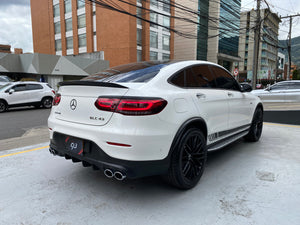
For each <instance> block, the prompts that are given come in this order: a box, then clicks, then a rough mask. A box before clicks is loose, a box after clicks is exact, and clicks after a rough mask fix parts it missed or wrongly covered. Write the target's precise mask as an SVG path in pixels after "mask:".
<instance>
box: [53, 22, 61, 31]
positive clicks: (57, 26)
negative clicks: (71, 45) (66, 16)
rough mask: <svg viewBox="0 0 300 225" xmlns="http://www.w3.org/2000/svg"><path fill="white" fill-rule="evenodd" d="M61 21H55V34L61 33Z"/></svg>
mask: <svg viewBox="0 0 300 225" xmlns="http://www.w3.org/2000/svg"><path fill="white" fill-rule="evenodd" d="M60 32H61V31H60V22H56V23H54V33H55V34H60Z"/></svg>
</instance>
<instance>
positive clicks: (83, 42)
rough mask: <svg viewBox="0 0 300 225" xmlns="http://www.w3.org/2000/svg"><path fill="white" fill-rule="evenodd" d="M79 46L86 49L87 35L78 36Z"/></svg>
mask: <svg viewBox="0 0 300 225" xmlns="http://www.w3.org/2000/svg"><path fill="white" fill-rule="evenodd" d="M78 46H79V48H81V47H86V34H81V35H78Z"/></svg>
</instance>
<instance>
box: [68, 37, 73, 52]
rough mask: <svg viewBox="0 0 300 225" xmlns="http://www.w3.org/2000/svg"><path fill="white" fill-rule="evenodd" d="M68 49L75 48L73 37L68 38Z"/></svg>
mask: <svg viewBox="0 0 300 225" xmlns="http://www.w3.org/2000/svg"><path fill="white" fill-rule="evenodd" d="M67 49H73V37H68V38H67Z"/></svg>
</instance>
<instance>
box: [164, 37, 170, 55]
mask: <svg viewBox="0 0 300 225" xmlns="http://www.w3.org/2000/svg"><path fill="white" fill-rule="evenodd" d="M163 50H166V51H170V36H168V35H163Z"/></svg>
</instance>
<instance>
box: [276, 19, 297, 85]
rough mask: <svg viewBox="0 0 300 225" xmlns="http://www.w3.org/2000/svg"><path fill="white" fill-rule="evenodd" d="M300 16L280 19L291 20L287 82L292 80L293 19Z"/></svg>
mask: <svg viewBox="0 0 300 225" xmlns="http://www.w3.org/2000/svg"><path fill="white" fill-rule="evenodd" d="M296 16H300V14H296V15H291V16H283V17H280V19H286V18H290V29H289V43H288V57H289V66H288V71H287V73H288V74H287V78H286V79H287V80H289V79H290V73H291V67H292V55H291V54H292V22H293V17H296Z"/></svg>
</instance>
